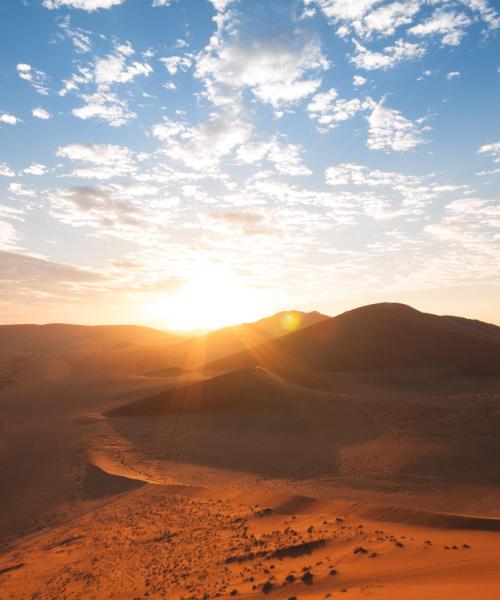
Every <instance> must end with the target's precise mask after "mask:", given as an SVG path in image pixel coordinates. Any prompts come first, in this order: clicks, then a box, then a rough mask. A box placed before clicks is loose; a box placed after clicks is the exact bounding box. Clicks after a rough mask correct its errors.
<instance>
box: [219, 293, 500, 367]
mask: <svg viewBox="0 0 500 600" xmlns="http://www.w3.org/2000/svg"><path fill="white" fill-rule="evenodd" d="M499 330H500V328H499V327H496V326H494V325H489V324H484V323H478V322H476V321H470V322H469V321H467V320H466V319H457V318H455V317H439V316H436V315H431V314H427V313H421V312H419V311H417V310H415V309H413V308H411V307H409V306H405V305H403V304H388V303H383V304H373V305H370V306H364V307H361V308H358V309H355V310H352V311H348V312H346V313H343V314H341V315H339V316H337V317H333V318H331V319H328V320H326V321H323V322H320V323H317V324H315V325H311V326H310V327H307V328H305V329H303V330H301V331H298V332H295V333H291V334H289V335H287V336H285V337H282V338H279V339H277V340H274V341H271V342H268V343H266V344H261V345H259V346H256V347H255V348H252V349H250V350H246V351H242V352H239V353H237V354H234V355H232V356H230V357H227V358H222V359H220V360H217V361H214V362H212V363H211V364H209V365H208V368H210V369H212V370H226V371H227V370H233V369H241V368H247V367H252V366H256V365H262V366H266V367H269V368H273V369H275V370H283V369H288V371H292V370H293V369H296V368H299V369H304V368H309V369H313V370H320V371H353V370H362V369H373V368H395V367H411V366H431V367H438V366H443V367H451V368H455V369H459V370H460V371H463V372H468V373H472V374H473V373H491V374H498V373H500V334H499V333H498V331H499Z"/></svg>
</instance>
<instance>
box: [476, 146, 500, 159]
mask: <svg viewBox="0 0 500 600" xmlns="http://www.w3.org/2000/svg"><path fill="white" fill-rule="evenodd" d="M477 153H478V154H485V155H486V156H490V157H491V158H492V159H493V162H496V163H500V142H494V143H493V144H483V145H482V146H480V147H479V148H478V151H477Z"/></svg>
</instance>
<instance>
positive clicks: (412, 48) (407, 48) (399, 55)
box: [350, 40, 425, 71]
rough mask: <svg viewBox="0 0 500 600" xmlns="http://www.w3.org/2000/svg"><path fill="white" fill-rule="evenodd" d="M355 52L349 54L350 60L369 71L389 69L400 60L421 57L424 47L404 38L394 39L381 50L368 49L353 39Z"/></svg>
mask: <svg viewBox="0 0 500 600" xmlns="http://www.w3.org/2000/svg"><path fill="white" fill-rule="evenodd" d="M354 45H355V47H356V53H355V54H353V55H351V57H350V61H351V62H352V63H353V64H354V65H355V66H356V67H357V68H358V69H365V70H367V71H371V70H373V69H391V68H392V67H394V66H396V65H397V64H399V63H400V62H403V61H405V60H413V59H415V58H421V57H422V56H423V55H424V54H425V48H424V47H423V46H422V45H421V44H412V43H411V42H406V41H404V40H396V42H395V43H394V45H392V46H387V47H386V48H384V49H383V50H382V52H375V51H371V50H368V48H365V46H363V45H362V44H360V43H359V42H357V41H356V40H354Z"/></svg>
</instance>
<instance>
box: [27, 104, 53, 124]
mask: <svg viewBox="0 0 500 600" xmlns="http://www.w3.org/2000/svg"><path fill="white" fill-rule="evenodd" d="M31 114H32V115H33V116H34V117H35V118H37V119H43V120H45V121H46V120H48V119H50V118H51V117H52V115H51V114H50V113H49V112H48V111H46V110H45V109H44V108H41V107H37V108H34V109H33V110H32V111H31Z"/></svg>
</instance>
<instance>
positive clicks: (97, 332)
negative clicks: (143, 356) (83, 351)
mask: <svg viewBox="0 0 500 600" xmlns="http://www.w3.org/2000/svg"><path fill="white" fill-rule="evenodd" d="M178 340H179V336H176V335H174V334H171V333H167V332H165V331H159V330H158V329H151V328H150V327H140V326H138V325H95V326H88V325H68V324H65V323H50V324H48V325H29V324H27V325H0V352H53V351H58V350H62V349H64V350H72V349H77V348H80V347H82V346H85V347H88V346H95V347H101V349H104V347H108V348H109V347H117V346H124V345H126V344H139V345H150V344H159V343H169V344H170V343H174V342H176V341H178Z"/></svg>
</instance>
